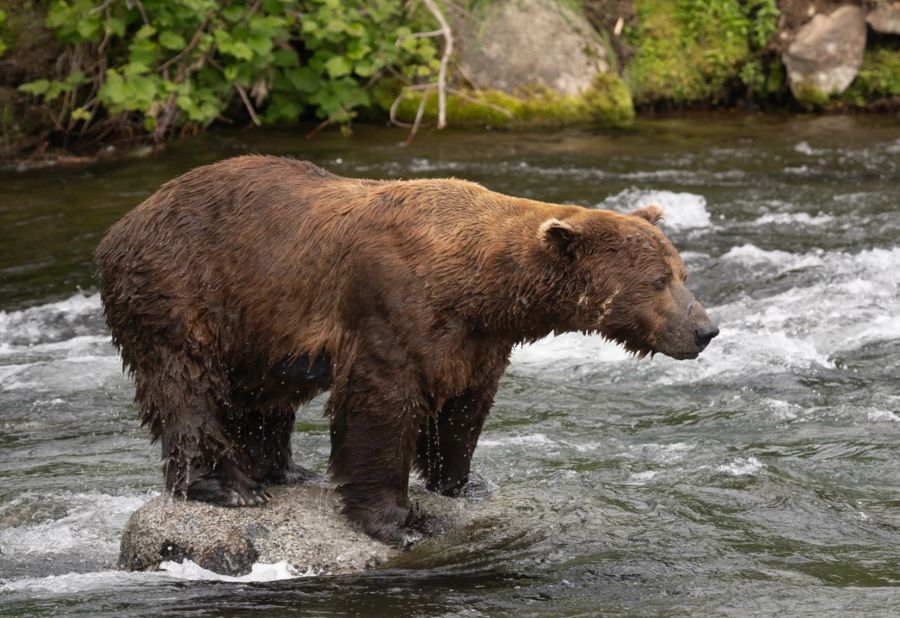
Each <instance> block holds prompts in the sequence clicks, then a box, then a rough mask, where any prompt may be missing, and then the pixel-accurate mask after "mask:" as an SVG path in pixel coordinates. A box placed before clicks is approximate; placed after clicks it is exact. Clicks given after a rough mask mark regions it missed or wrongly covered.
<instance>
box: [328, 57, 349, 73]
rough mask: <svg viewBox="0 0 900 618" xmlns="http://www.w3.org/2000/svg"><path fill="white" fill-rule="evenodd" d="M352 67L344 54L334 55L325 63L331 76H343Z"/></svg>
mask: <svg viewBox="0 0 900 618" xmlns="http://www.w3.org/2000/svg"><path fill="white" fill-rule="evenodd" d="M351 69H352V67H351V66H350V63H349V62H348V61H347V59H346V58H344V57H343V56H332V57H331V58H330V59H329V60H328V61H327V62H326V63H325V70H327V71H328V75H330V76H331V77H341V76H342V75H347V74H348V73H349V72H350V71H351Z"/></svg>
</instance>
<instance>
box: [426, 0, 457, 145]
mask: <svg viewBox="0 0 900 618" xmlns="http://www.w3.org/2000/svg"><path fill="white" fill-rule="evenodd" d="M422 2H423V3H424V4H425V7H426V8H427V9H428V10H429V11H430V12H431V14H432V15H434V18H435V19H437V20H438V23H439V24H440V25H441V33H442V34H443V35H444V53H443V54H442V55H441V68H440V69H439V70H438V81H437V91H438V122H437V128H438V129H443V128H444V127H446V126H447V64H448V63H449V62H450V54H452V53H453V32H452V31H451V30H450V24H448V23H447V20H446V19H445V18H444V14H443V13H441V10H440V9H439V8H438V6H437V4H435V3H434V0H422Z"/></svg>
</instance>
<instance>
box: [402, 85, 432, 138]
mask: <svg viewBox="0 0 900 618" xmlns="http://www.w3.org/2000/svg"><path fill="white" fill-rule="evenodd" d="M429 96H431V91H430V90H426V91H425V92H423V93H422V100H421V101H419V109H418V110H416V120H415V122H413V125H412V128H411V129H410V130H409V135H408V136H406V141H405V142H403V145H404V146H409V145H410V144H411V143H412V141H413V138H414V137H415V136H416V132H417V131H418V130H419V125H420V124H422V115H423V114H424V113H425V104H426V103H427V102H428V97H429Z"/></svg>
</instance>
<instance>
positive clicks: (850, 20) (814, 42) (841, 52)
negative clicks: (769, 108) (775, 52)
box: [782, 5, 866, 98]
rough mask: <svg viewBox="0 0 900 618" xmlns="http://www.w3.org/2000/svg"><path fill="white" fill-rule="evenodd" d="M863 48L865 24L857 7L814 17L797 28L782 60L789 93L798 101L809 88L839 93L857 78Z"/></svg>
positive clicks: (847, 6)
mask: <svg viewBox="0 0 900 618" xmlns="http://www.w3.org/2000/svg"><path fill="white" fill-rule="evenodd" d="M865 47H866V21H865V16H864V15H863V12H862V10H861V9H860V8H859V7H858V6H855V5H844V6H842V7H840V8H839V9H837V10H836V11H834V12H833V13H831V14H830V15H822V14H818V15H816V16H815V17H813V18H812V20H810V21H809V23H807V24H805V25H804V26H803V27H802V28H800V30H799V31H798V32H797V36H796V38H794V41H793V42H792V43H791V45H790V47H788V50H787V52H786V53H785V54H784V55H783V58H782V59H783V60H784V64H785V66H786V67H787V71H788V79H789V81H790V85H791V91H792V92H793V93H794V95H795V96H797V97H798V98H807V97H808V96H809V95H808V93H809V90H811V89H812V90H813V91H817V92H820V93H823V94H840V93H841V92H843V91H844V90H846V89H847V87H848V86H849V85H850V83H851V82H852V81H853V79H854V78H855V77H856V74H857V72H858V71H859V67H860V66H861V65H862V61H863V51H864V50H865Z"/></svg>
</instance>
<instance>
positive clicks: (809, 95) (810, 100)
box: [794, 84, 829, 110]
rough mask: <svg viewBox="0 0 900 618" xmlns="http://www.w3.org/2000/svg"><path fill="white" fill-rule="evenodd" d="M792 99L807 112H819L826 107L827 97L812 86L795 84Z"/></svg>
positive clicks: (826, 94)
mask: <svg viewBox="0 0 900 618" xmlns="http://www.w3.org/2000/svg"><path fill="white" fill-rule="evenodd" d="M794 99H795V100H796V101H797V103H799V104H800V105H801V106H803V107H805V108H806V109H808V110H821V109H822V108H824V107H825V106H826V105H828V101H829V96H828V93H826V92H822V91H821V90H819V89H818V88H816V87H815V86H813V85H812V84H797V86H796V87H795V88H794Z"/></svg>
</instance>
